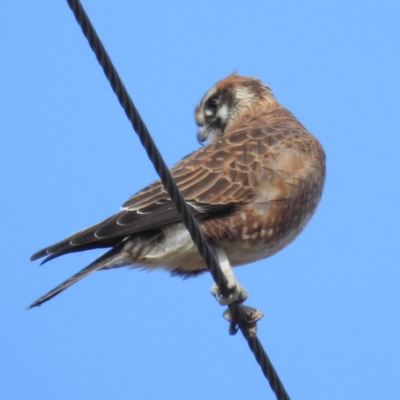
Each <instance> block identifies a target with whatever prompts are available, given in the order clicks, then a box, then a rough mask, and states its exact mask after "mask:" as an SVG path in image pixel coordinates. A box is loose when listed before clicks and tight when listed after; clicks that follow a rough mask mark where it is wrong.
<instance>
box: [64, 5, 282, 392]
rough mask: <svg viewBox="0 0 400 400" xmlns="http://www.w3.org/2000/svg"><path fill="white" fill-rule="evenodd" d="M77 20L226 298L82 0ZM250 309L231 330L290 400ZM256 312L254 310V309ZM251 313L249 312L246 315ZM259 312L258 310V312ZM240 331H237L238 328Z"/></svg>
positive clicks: (237, 310) (236, 315) (238, 310)
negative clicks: (268, 354) (244, 340)
mask: <svg viewBox="0 0 400 400" xmlns="http://www.w3.org/2000/svg"><path fill="white" fill-rule="evenodd" d="M67 2H68V5H69V6H70V8H71V10H72V12H73V13H74V15H75V18H76V20H77V22H78V24H79V25H80V27H81V29H82V32H83V34H84V35H85V36H86V38H87V40H88V42H89V45H90V47H91V48H92V50H93V52H94V53H95V55H96V58H97V60H98V62H99V63H100V65H101V66H102V68H103V71H104V73H105V75H106V77H107V79H108V80H109V82H110V85H111V87H112V89H113V91H114V92H115V94H116V95H117V98H118V101H119V102H120V104H121V106H122V108H123V109H124V111H125V114H126V115H127V117H128V119H129V120H130V121H131V124H132V126H133V129H134V130H135V132H136V134H137V135H138V136H139V139H140V141H141V143H142V145H143V147H144V148H145V150H146V152H147V155H148V157H149V159H150V160H151V162H152V163H153V166H154V168H155V170H156V172H157V174H158V175H159V176H160V179H161V181H162V183H163V185H164V187H165V189H166V190H167V192H168V194H169V196H170V198H171V200H172V202H173V203H174V204H175V207H176V209H177V211H178V213H179V215H180V217H181V218H182V221H183V223H184V225H185V227H186V229H187V230H188V231H189V233H190V236H191V238H192V240H193V242H194V244H195V245H196V247H197V249H198V251H199V253H200V255H201V257H202V258H203V259H204V262H205V264H206V266H207V269H208V270H209V271H210V273H211V275H212V277H213V279H214V281H215V282H216V284H217V285H218V286H219V288H220V291H221V293H222V295H224V296H226V295H228V293H229V290H228V287H227V283H228V282H227V279H226V277H225V275H224V274H223V273H222V271H221V268H220V267H219V264H218V262H217V260H216V259H215V257H214V254H213V253H212V250H211V247H210V246H209V244H208V243H207V241H206V239H205V237H204V235H203V233H202V231H201V230H200V228H199V226H198V224H197V221H196V219H195V218H194V216H193V214H192V212H191V210H190V208H189V206H188V205H187V204H186V202H185V200H184V198H183V196H182V194H181V192H180V191H179V189H178V187H177V185H176V183H175V180H174V179H173V177H172V176H171V174H170V172H169V169H168V167H167V165H166V164H165V162H164V160H163V158H162V156H161V154H160V152H159V151H158V149H157V147H156V145H155V143H154V141H153V139H152V137H151V135H150V133H149V131H148V130H147V128H146V125H145V124H144V122H143V120H142V118H141V117H140V115H139V113H138V111H137V110H136V107H135V106H134V104H133V102H132V99H131V98H130V96H129V94H128V92H127V90H126V88H125V86H124V84H123V82H122V81H121V79H120V77H119V75H118V73H117V71H116V69H115V67H114V65H113V63H112V61H111V59H110V57H109V55H108V54H107V52H106V50H105V48H104V46H103V44H102V42H101V41H100V38H99V37H98V35H97V33H96V31H95V30H94V27H93V25H92V24H91V22H90V20H89V18H88V16H87V14H86V12H85V10H84V9H83V7H82V4H81V3H80V1H79V0H67ZM248 310H249V307H245V306H243V305H242V304H236V303H234V304H231V305H230V306H229V312H230V315H231V321H232V322H231V328H232V333H236V332H234V329H233V326H235V327H237V326H238V327H239V328H240V330H241V331H242V334H243V336H244V337H245V339H246V340H247V342H248V345H249V347H250V349H251V351H252V352H253V353H254V355H255V357H256V360H257V362H258V364H259V365H260V366H261V369H262V371H263V373H264V375H265V377H266V378H267V379H268V381H269V384H270V386H271V388H272V390H273V391H274V393H275V395H276V398H277V399H278V400H289V395H288V394H287V393H286V390H285V388H284V386H283V384H282V382H281V380H280V379H279V377H278V374H277V373H276V371H275V369H274V367H273V366H272V364H271V361H270V360H269V358H268V356H267V354H266V353H265V351H264V349H263V347H262V345H261V343H260V341H259V340H258V338H257V335H256V320H258V319H259V318H255V317H254V315H253V314H251V313H250V315H249V312H248ZM252 310H254V309H252ZM246 311H247V312H246ZM255 311H257V310H255ZM235 329H236V331H237V328H235Z"/></svg>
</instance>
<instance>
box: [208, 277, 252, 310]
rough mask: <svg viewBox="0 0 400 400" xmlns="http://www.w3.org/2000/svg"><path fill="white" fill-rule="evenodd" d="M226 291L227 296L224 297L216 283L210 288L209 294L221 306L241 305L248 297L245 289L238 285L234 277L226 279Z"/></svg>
mask: <svg viewBox="0 0 400 400" xmlns="http://www.w3.org/2000/svg"><path fill="white" fill-rule="evenodd" d="M228 290H229V293H228V295H227V296H224V295H223V294H222V293H221V291H220V289H219V287H218V285H217V284H216V283H214V284H213V285H212V286H211V294H212V295H213V296H214V297H215V298H216V299H217V301H218V303H219V304H221V306H226V305H229V304H232V303H242V302H243V301H245V300H246V299H247V297H248V295H247V292H246V290H245V288H244V287H243V286H241V285H240V284H239V282H238V281H237V280H236V279H235V277H234V276H233V279H228Z"/></svg>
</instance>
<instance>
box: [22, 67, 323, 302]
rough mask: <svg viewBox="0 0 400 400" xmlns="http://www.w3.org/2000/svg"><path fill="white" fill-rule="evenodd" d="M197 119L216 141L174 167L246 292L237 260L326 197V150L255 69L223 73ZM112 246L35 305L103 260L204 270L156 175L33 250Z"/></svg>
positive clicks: (267, 248) (294, 224) (291, 234)
mask: <svg viewBox="0 0 400 400" xmlns="http://www.w3.org/2000/svg"><path fill="white" fill-rule="evenodd" d="M195 119H196V122H197V125H198V127H199V129H198V133H197V138H198V140H199V142H201V143H202V142H205V141H207V140H208V141H209V143H208V144H207V145H205V146H204V147H202V148H200V149H198V150H196V151H194V152H193V153H191V154H189V155H188V156H186V157H185V158H183V159H182V160H180V161H179V162H178V163H177V164H175V165H174V166H173V167H172V168H171V173H172V175H173V177H174V178H175V180H176V183H177V185H178V187H179V189H180V190H181V192H182V194H183V196H184V198H185V200H186V201H187V203H188V204H189V206H190V207H191V209H192V211H193V213H194V216H195V217H196V218H197V220H198V222H199V224H200V227H201V229H202V231H203V232H204V235H205V237H206V239H207V241H208V242H209V243H210V245H211V247H212V249H213V251H214V253H215V255H216V256H217V258H218V260H219V263H220V265H221V268H222V270H223V271H224V272H225V274H226V275H227V278H228V283H229V285H230V287H231V288H233V289H235V288H236V289H237V293H236V297H235V298H234V300H236V299H238V298H243V297H244V296H245V294H244V291H243V293H241V291H242V288H241V287H240V285H238V284H237V283H236V281H235V280H234V276H233V274H232V273H231V269H230V266H237V265H242V264H247V263H250V262H253V261H256V260H260V259H263V258H265V257H269V256H271V255H272V254H274V253H276V252H277V251H279V250H281V249H282V248H283V247H284V246H286V245H287V244H288V243H290V242H291V241H292V240H293V239H294V238H295V237H296V236H297V235H298V234H299V233H300V232H301V231H302V229H303V228H304V227H305V225H306V224H307V222H308V221H309V219H310V218H311V216H312V214H313V213H314V211H315V209H316V206H317V204H318V202H319V200H320V198H321V194H322V189H323V185H324V180H325V154H324V151H323V149H322V147H321V145H320V144H319V142H318V141H317V139H316V138H315V137H314V136H313V135H311V134H310V133H309V132H308V131H307V130H306V129H305V128H304V126H303V125H302V124H301V123H300V122H299V121H298V120H297V119H296V118H295V117H294V116H293V114H292V113H291V112H290V111H288V110H287V109H286V108H284V107H282V106H281V105H280V104H279V103H278V102H277V101H276V99H275V97H274V96H273V94H272V92H271V90H270V88H269V87H267V86H266V85H264V84H263V83H262V82H261V81H260V80H258V79H255V78H252V77H246V76H238V75H237V74H236V73H233V74H231V75H229V76H228V77H226V78H225V79H222V80H220V81H219V82H217V83H216V84H215V85H214V86H213V87H212V88H211V89H210V90H209V91H208V92H207V93H206V94H205V95H204V97H203V98H202V100H201V101H200V104H199V105H198V106H197V107H196V109H195ZM107 247H109V248H111V249H110V250H109V251H108V252H106V253H105V254H104V255H102V256H101V257H99V258H98V259H97V260H95V261H94V262H92V263H91V264H90V265H89V266H87V267H86V268H84V269H83V270H81V271H80V272H78V273H77V274H75V275H74V276H72V277H71V278H69V279H68V280H66V281H65V282H64V283H62V284H61V285H59V286H57V287H56V288H55V289H53V290H52V291H50V292H49V293H47V294H45V295H44V296H42V297H41V298H40V299H38V300H36V301H35V302H34V303H32V304H31V305H30V306H29V307H34V306H37V305H40V304H41V303H43V302H45V301H47V300H49V299H50V298H52V297H53V296H55V295H56V294H58V293H59V292H61V291H62V290H64V289H66V288H67V287H69V286H70V285H72V284H73V283H75V282H77V281H78V280H80V279H81V278H83V277H85V276H86V275H88V274H90V273H91V272H94V271H97V270H104V269H109V268H117V267H123V266H132V267H145V268H148V269H153V268H165V269H166V270H169V271H171V273H172V274H173V275H183V276H190V275H196V274H199V273H201V272H204V271H205V270H206V266H205V264H204V262H203V260H202V259H201V258H200V256H199V254H198V252H197V249H196V247H195V246H194V243H193V242H192V240H191V238H190V237H189V233H188V232H187V230H186V229H185V228H184V226H183V224H182V222H180V218H179V216H178V213H177V211H176V210H175V207H174V205H173V204H172V202H171V200H170V198H169V197H168V195H167V194H166V191H165V189H164V187H163V185H162V183H161V182H160V181H159V180H157V181H155V182H153V183H151V184H150V185H149V186H147V187H145V188H144V189H142V190H141V191H139V192H138V193H136V194H135V195H133V196H132V197H131V198H129V199H128V200H127V201H126V202H125V203H124V204H123V206H122V208H121V211H120V212H118V213H117V214H114V215H112V216H111V217H109V218H107V219H105V220H104V221H102V222H100V223H98V224H95V225H93V226H90V227H88V228H85V229H83V230H81V231H79V232H76V233H74V234H72V235H70V236H68V237H67V238H65V239H64V240H62V241H60V242H58V243H56V244H53V245H52V246H49V247H46V248H45V249H43V250H40V251H38V252H37V253H35V254H34V255H33V256H32V257H31V260H36V259H38V258H40V257H43V256H47V258H46V259H45V260H44V262H46V261H49V260H51V259H53V258H55V257H58V256H61V255H63V254H67V253H72V252H77V251H82V250H90V249H95V248H107ZM235 286H236V287H235ZM213 292H214V293H216V292H217V289H216V288H215V287H214V288H213ZM231 300H232V299H231ZM231 300H228V301H227V302H229V301H231Z"/></svg>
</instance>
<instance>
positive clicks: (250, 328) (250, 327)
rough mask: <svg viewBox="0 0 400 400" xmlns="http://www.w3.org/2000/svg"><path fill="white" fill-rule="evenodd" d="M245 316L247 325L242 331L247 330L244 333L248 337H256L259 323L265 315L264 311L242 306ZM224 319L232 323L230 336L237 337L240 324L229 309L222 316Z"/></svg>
mask: <svg viewBox="0 0 400 400" xmlns="http://www.w3.org/2000/svg"><path fill="white" fill-rule="evenodd" d="M242 307H243V311H244V314H245V316H246V325H245V326H244V327H243V326H242V329H245V331H244V333H245V334H246V335H248V336H251V337H254V336H255V335H256V333H257V321H259V320H260V319H261V318H262V317H263V316H264V314H263V313H262V311H260V310H257V309H256V308H253V307H248V306H242ZM222 315H223V317H224V318H225V319H226V320H227V321H229V322H230V325H229V334H230V335H235V334H236V333H237V331H238V329H239V325H238V322H237V321H236V320H235V319H234V318H233V316H232V312H231V310H230V309H229V308H227V309H226V310H225V311H224V313H223V314H222Z"/></svg>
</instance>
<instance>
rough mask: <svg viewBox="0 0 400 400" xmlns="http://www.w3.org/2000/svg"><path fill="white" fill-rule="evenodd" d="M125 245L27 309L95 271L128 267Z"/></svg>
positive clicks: (117, 247) (92, 264) (104, 255)
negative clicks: (124, 251)
mask: <svg viewBox="0 0 400 400" xmlns="http://www.w3.org/2000/svg"><path fill="white" fill-rule="evenodd" d="M123 244H124V243H121V244H120V245H118V246H115V247H114V248H113V249H111V250H110V251H108V252H107V253H105V254H103V255H102V256H101V257H99V258H98V259H97V260H95V261H93V262H92V263H91V264H89V265H88V266H87V267H86V268H84V269H82V270H81V271H79V272H78V273H76V274H75V275H73V276H71V277H70V278H68V279H67V280H66V281H65V282H63V283H61V284H60V285H58V286H57V287H55V288H54V289H53V290H51V291H50V292H48V293H46V294H45V295H44V296H42V297H41V298H40V299H38V300H36V301H34V302H33V303H32V304H30V305H29V306H28V307H26V309H27V310H28V309H30V308H32V307H36V306H40V305H41V304H42V303H44V302H45V301H47V300H50V299H51V298H53V297H54V296H56V295H57V294H59V293H60V292H62V291H63V290H65V289H67V288H69V287H70V286H71V285H73V284H74V283H75V282H78V281H79V280H81V279H82V278H84V277H85V276H87V275H89V274H91V273H92V272H94V271H97V270H99V269H102V268H113V267H122V266H124V265H127V264H128V263H127V262H126V259H125V257H124V254H123V252H122V251H121V250H122V245H123Z"/></svg>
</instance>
